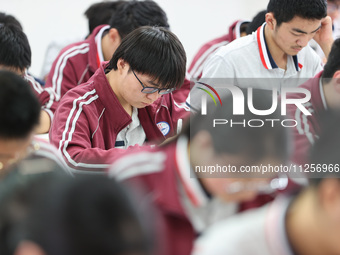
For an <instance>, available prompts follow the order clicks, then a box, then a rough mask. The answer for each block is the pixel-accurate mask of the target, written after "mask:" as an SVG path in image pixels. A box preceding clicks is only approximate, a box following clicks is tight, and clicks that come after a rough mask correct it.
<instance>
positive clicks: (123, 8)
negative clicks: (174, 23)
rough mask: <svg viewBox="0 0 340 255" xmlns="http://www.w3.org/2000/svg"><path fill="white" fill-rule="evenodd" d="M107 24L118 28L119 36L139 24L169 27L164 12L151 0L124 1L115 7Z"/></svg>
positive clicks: (123, 35)
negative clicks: (114, 11)
mask: <svg viewBox="0 0 340 255" xmlns="http://www.w3.org/2000/svg"><path fill="white" fill-rule="evenodd" d="M109 25H110V26H111V28H115V29H117V30H118V32H119V35H120V37H121V38H124V37H125V36H126V35H128V34H129V33H130V32H132V31H133V30H134V29H136V28H138V27H141V26H157V27H165V28H168V29H169V28H170V26H169V24H168V18H167V16H166V13H165V12H164V11H163V9H162V8H161V7H160V6H159V5H158V4H157V3H155V2H154V1H151V0H144V1H135V0H132V1H127V2H124V3H123V4H121V5H120V6H119V8H117V10H116V13H115V14H114V15H113V16H112V18H111V20H110V23H109Z"/></svg>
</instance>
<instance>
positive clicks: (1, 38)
mask: <svg viewBox="0 0 340 255" xmlns="http://www.w3.org/2000/svg"><path fill="white" fill-rule="evenodd" d="M0 65H3V66H6V67H9V68H15V69H19V70H20V71H22V72H23V71H24V70H25V69H27V68H29V67H30V65H31V47H30V45H29V42H28V39H27V36H26V35H25V33H24V32H23V31H22V30H21V29H20V28H19V27H18V26H16V25H13V24H8V25H5V24H1V23H0Z"/></svg>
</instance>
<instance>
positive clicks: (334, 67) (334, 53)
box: [322, 38, 340, 79]
mask: <svg viewBox="0 0 340 255" xmlns="http://www.w3.org/2000/svg"><path fill="white" fill-rule="evenodd" d="M339 70H340V39H339V38H338V39H336V40H335V41H334V42H333V45H332V49H331V52H330V53H329V57H328V59H327V63H326V65H325V66H324V69H323V73H322V78H324V79H332V77H333V75H334V73H335V72H336V71H339Z"/></svg>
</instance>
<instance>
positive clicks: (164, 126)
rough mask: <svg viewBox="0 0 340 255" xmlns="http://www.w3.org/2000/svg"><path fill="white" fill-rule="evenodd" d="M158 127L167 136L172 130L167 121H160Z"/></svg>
mask: <svg viewBox="0 0 340 255" xmlns="http://www.w3.org/2000/svg"><path fill="white" fill-rule="evenodd" d="M157 127H158V128H159V130H160V131H161V132H162V134H163V135H164V136H166V135H167V134H169V132H170V125H169V124H168V123H167V122H165V121H161V122H158V123H157Z"/></svg>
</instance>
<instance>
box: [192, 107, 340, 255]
mask: <svg viewBox="0 0 340 255" xmlns="http://www.w3.org/2000/svg"><path fill="white" fill-rule="evenodd" d="M339 125H340V117H339V113H337V114H336V116H334V115H333V116H332V115H331V116H330V117H329V118H327V125H326V127H325V129H324V130H323V131H322V132H321V135H320V139H319V140H318V141H316V143H315V146H314V147H313V149H312V153H311V154H310V162H311V164H314V166H313V165H309V167H310V168H309V169H307V168H306V169H307V170H309V177H310V180H309V185H308V186H307V187H304V188H303V189H302V190H301V191H300V192H299V193H298V194H295V195H292V196H280V197H279V196H278V197H277V198H276V199H275V200H274V201H273V203H271V204H270V205H268V206H265V207H263V208H261V209H256V210H252V211H250V212H246V213H244V214H240V215H237V216H235V217H231V218H229V219H228V220H226V221H224V222H220V223H219V224H218V225H215V226H213V227H211V229H209V230H208V231H207V232H206V233H205V235H203V236H202V237H200V238H199V239H198V241H197V243H196V248H195V251H194V253H193V254H194V255H206V254H209V255H210V254H214V255H224V254H233V255H243V254H248V255H279V254H280V255H293V254H295V255H319V254H323V255H334V254H340V245H339V236H340V179H339V178H340V173H339V170H340V169H339V167H340V157H339V149H340V133H339ZM313 168H314V171H313Z"/></svg>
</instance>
